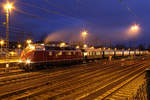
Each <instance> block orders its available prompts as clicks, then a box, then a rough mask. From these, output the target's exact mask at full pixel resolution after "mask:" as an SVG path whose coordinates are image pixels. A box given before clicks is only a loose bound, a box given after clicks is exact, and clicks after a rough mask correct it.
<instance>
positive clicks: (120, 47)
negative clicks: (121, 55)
mask: <svg viewBox="0 0 150 100" xmlns="http://www.w3.org/2000/svg"><path fill="white" fill-rule="evenodd" d="M115 48H117V49H123V48H124V49H125V48H126V46H125V45H123V44H117V45H116V46H115Z"/></svg>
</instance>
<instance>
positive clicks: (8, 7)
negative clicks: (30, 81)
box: [4, 0, 13, 70]
mask: <svg viewBox="0 0 150 100" xmlns="http://www.w3.org/2000/svg"><path fill="white" fill-rule="evenodd" d="M12 8H13V4H12V3H10V2H9V0H7V3H6V4H5V5H4V10H5V11H6V49H7V51H6V70H7V68H8V67H9V64H8V63H7V58H8V55H7V54H8V52H9V13H10V11H11V10H12Z"/></svg>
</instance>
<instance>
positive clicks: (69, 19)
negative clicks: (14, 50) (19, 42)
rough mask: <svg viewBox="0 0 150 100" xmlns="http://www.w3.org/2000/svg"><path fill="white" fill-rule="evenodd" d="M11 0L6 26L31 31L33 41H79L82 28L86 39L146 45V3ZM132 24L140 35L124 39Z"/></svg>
mask: <svg viewBox="0 0 150 100" xmlns="http://www.w3.org/2000/svg"><path fill="white" fill-rule="evenodd" d="M13 1H15V4H14V5H15V7H16V8H15V10H14V11H12V13H11V18H10V20H11V22H10V24H11V25H12V26H15V28H19V29H18V30H24V31H25V32H27V33H28V32H32V33H33V35H34V39H35V40H39V39H40V38H41V37H43V36H45V35H48V34H49V38H48V40H79V39H80V38H79V37H80V32H81V31H82V30H83V29H86V30H87V31H88V33H89V34H88V37H87V38H88V40H95V39H99V40H101V41H102V40H108V39H109V40H112V41H113V42H114V43H116V42H119V43H121V42H122V43H123V42H126V43H128V42H129V41H131V40H135V39H136V41H137V42H138V43H145V44H149V43H150V40H149V36H150V33H149V27H150V24H149V23H150V20H149V18H150V14H149V12H150V6H149V4H150V1H149V0H122V4H121V3H120V2H119V0H13ZM126 5H127V6H128V7H129V8H130V9H131V10H132V11H133V13H134V14H135V15H136V16H134V15H133V14H132V13H131V12H130V11H129V10H128V9H127V8H126ZM1 13H2V12H1ZM135 23H136V24H139V25H140V27H141V32H140V33H139V35H138V36H136V37H128V36H127V30H128V29H129V27H130V26H131V25H133V24H135ZM14 30H15V29H13V31H14ZM16 30H17V29H16ZM12 34H13V33H12ZM14 34H15V36H17V35H19V34H22V33H17V32H16V33H14ZM29 35H30V34H29Z"/></svg>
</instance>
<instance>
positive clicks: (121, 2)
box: [118, 0, 137, 17]
mask: <svg viewBox="0 0 150 100" xmlns="http://www.w3.org/2000/svg"><path fill="white" fill-rule="evenodd" d="M118 1H119V2H120V4H122V5H123V6H125V7H126V8H127V10H128V11H129V12H130V13H131V14H132V15H133V16H135V17H137V15H136V14H135V13H134V12H133V11H132V10H131V8H129V7H128V5H127V4H125V3H123V0H118Z"/></svg>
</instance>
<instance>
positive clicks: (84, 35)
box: [81, 31, 88, 43]
mask: <svg viewBox="0 0 150 100" xmlns="http://www.w3.org/2000/svg"><path fill="white" fill-rule="evenodd" d="M87 34H88V32H87V31H83V32H81V35H82V39H83V43H85V41H86V36H87Z"/></svg>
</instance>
